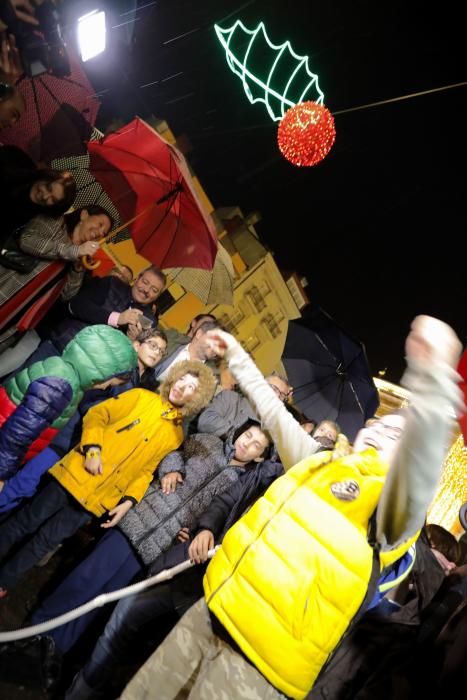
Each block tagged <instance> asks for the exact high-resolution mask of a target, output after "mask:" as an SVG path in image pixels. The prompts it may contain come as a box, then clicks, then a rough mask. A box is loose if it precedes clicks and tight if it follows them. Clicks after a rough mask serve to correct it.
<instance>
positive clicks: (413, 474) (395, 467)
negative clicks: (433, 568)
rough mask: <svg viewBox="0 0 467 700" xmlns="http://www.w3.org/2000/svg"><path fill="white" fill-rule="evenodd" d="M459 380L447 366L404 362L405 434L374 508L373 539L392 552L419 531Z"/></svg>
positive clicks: (451, 420) (432, 490) (449, 427)
mask: <svg viewBox="0 0 467 700" xmlns="http://www.w3.org/2000/svg"><path fill="white" fill-rule="evenodd" d="M458 381H459V375H458V374H457V372H455V371H454V370H453V369H452V368H451V367H450V366H449V365H447V364H444V363H443V364H442V365H441V364H440V363H439V364H438V365H436V366H434V367H431V368H429V369H427V368H426V366H422V365H420V364H419V363H417V362H415V361H414V360H412V361H409V362H408V367H407V371H406V373H405V375H404V377H403V379H402V382H401V383H403V384H404V385H405V386H406V387H407V388H408V389H410V391H411V398H410V405H409V408H408V409H407V419H406V424H405V427H404V432H403V435H402V437H401V440H400V443H399V445H398V447H397V452H396V453H395V455H394V458H393V460H392V463H391V468H390V471H389V473H388V476H387V479H386V482H385V485H384V487H383V491H382V493H381V497H380V500H379V503H378V509H377V519H376V522H377V540H378V542H379V543H380V544H381V545H382V547H383V548H385V549H387V548H392V547H395V546H397V545H398V544H399V543H401V542H403V541H404V540H407V539H408V538H409V537H412V536H413V535H415V533H416V532H417V531H418V530H419V529H420V528H421V527H422V526H423V523H424V521H425V518H426V512H427V509H428V507H429V505H430V503H431V501H432V500H433V497H434V495H435V492H436V488H437V485H438V481H439V477H440V474H441V469H442V466H443V462H444V458H445V455H446V452H447V449H448V447H449V438H450V435H451V430H452V428H453V423H454V418H455V411H456V410H459V409H460V408H461V406H462V397H461V393H460V390H459V387H458Z"/></svg>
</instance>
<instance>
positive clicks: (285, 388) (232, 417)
mask: <svg viewBox="0 0 467 700" xmlns="http://www.w3.org/2000/svg"><path fill="white" fill-rule="evenodd" d="M265 379H266V381H267V383H268V384H269V386H270V387H271V389H272V390H273V391H274V393H275V394H276V396H277V398H278V399H280V400H281V401H282V403H284V404H286V403H287V402H288V401H289V400H290V399H291V397H292V393H293V388H292V387H291V386H290V385H289V383H288V382H287V380H286V379H284V377H281V376H280V375H279V374H277V373H276V372H273V373H272V374H269V375H268V376H267V377H265ZM247 420H258V415H257V412H256V410H255V408H254V406H253V403H252V402H250V401H249V400H248V399H247V398H246V397H245V396H243V394H240V393H239V392H237V391H234V390H231V389H224V390H223V391H220V392H219V393H218V394H217V396H215V397H214V399H213V400H212V401H211V403H210V404H209V406H208V407H207V408H205V409H204V411H203V412H202V413H201V414H200V416H199V418H198V428H197V430H198V432H199V433H211V434H213V435H217V436H218V437H220V438H225V437H226V436H227V435H228V433H229V431H230V430H231V429H232V428H238V427H240V426H241V425H243V424H244V423H245V422H246V421H247Z"/></svg>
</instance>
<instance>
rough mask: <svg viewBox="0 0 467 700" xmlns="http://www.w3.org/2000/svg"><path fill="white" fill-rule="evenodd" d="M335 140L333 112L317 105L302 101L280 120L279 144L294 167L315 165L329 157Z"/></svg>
mask: <svg viewBox="0 0 467 700" xmlns="http://www.w3.org/2000/svg"><path fill="white" fill-rule="evenodd" d="M335 138H336V128H335V126H334V119H333V116H332V114H331V112H330V111H329V110H328V109H327V108H326V107H324V106H323V105H319V104H317V103H316V102H301V103H300V104H298V105H295V106H294V107H291V108H290V109H288V110H287V112H286V113H285V114H284V116H283V117H282V119H281V122H280V124H279V129H278V132H277V141H278V144H279V149H280V152H281V153H282V155H283V156H284V157H285V158H287V160H288V161H290V162H291V163H293V164H294V165H299V166H304V165H316V163H319V162H320V161H321V160H323V158H325V157H326V156H327V154H328V153H329V151H330V150H331V148H332V145H333V143H334V141H335Z"/></svg>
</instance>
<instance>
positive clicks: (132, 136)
mask: <svg viewBox="0 0 467 700" xmlns="http://www.w3.org/2000/svg"><path fill="white" fill-rule="evenodd" d="M88 151H89V153H90V157H91V164H90V170H91V172H92V174H93V175H94V177H95V178H96V180H98V182H99V183H100V184H101V185H102V187H103V188H104V189H105V191H106V192H107V194H108V195H109V197H110V198H111V199H112V201H113V203H114V204H115V206H116V207H117V209H118V211H119V213H120V217H121V220H122V221H129V220H130V219H132V218H133V217H135V216H137V215H138V214H141V213H142V212H145V213H143V214H142V215H141V217H140V218H138V219H137V220H136V221H134V222H133V223H131V224H130V225H129V229H130V232H131V237H132V239H133V242H134V244H135V247H136V250H137V251H138V252H139V253H141V255H143V256H144V257H145V258H147V259H148V260H150V261H151V262H152V263H154V264H156V265H158V266H159V267H163V268H168V267H184V266H187V267H195V268H201V269H206V270H211V269H212V267H213V265H214V260H215V257H216V253H217V235H216V229H215V226H214V222H213V220H212V219H211V217H210V215H209V214H208V213H207V212H206V211H205V209H204V207H203V204H202V202H201V200H200V198H199V196H198V194H197V193H196V190H195V187H194V184H193V181H192V177H191V174H190V171H189V167H188V164H187V162H186V160H185V158H184V156H183V155H182V153H181V152H180V151H179V150H178V149H177V148H176V147H175V146H172V145H171V144H169V143H167V141H165V140H164V139H163V138H162V137H161V136H160V135H159V134H158V133H157V132H156V131H155V130H154V129H152V128H151V127H150V126H149V125H148V124H146V122H144V121H143V120H142V119H139V118H136V119H134V120H133V121H132V122H130V123H129V124H127V125H126V126H124V127H122V128H121V129H119V130H118V131H116V132H115V133H112V134H110V135H109V136H107V137H105V138H104V139H103V140H102V142H96V141H92V142H89V143H88ZM146 210H147V211H146Z"/></svg>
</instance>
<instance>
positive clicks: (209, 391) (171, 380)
mask: <svg viewBox="0 0 467 700" xmlns="http://www.w3.org/2000/svg"><path fill="white" fill-rule="evenodd" d="M185 374H193V375H194V376H195V377H198V379H199V386H198V389H197V391H196V393H195V395H194V396H193V398H192V399H190V400H189V401H187V402H186V404H185V405H184V406H182V407H181V408H180V409H179V410H180V413H181V414H182V416H195V415H196V414H197V413H199V412H200V411H202V410H203V408H206V406H207V405H208V403H209V402H210V401H211V399H212V397H213V396H214V392H215V390H216V384H217V382H216V379H215V377H214V374H213V372H212V370H211V369H209V367H206V365H203V363H202V362H197V361H195V360H184V361H183V362H177V363H176V364H175V365H174V366H173V367H172V369H171V370H170V372H169V373H168V375H167V378H166V379H165V380H164V381H163V382H162V384H161V386H160V388H159V393H160V395H161V396H162V398H163V399H166V401H168V400H169V394H170V390H171V388H172V386H173V385H174V384H175V382H176V381H177V380H178V379H181V378H182V377H183V376H184V375H185Z"/></svg>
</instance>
